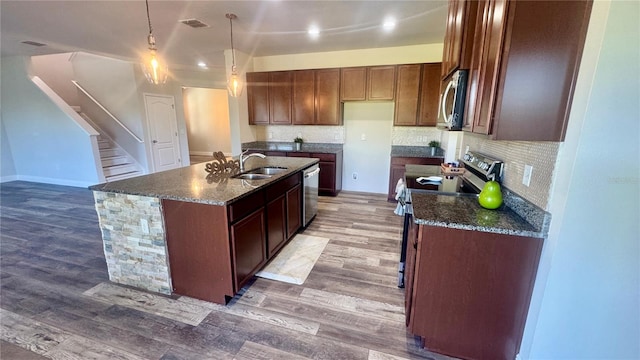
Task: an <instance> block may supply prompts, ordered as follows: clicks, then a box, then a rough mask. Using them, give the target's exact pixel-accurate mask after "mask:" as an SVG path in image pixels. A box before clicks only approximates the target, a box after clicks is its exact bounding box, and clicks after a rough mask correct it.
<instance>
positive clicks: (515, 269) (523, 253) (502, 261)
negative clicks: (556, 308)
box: [406, 225, 543, 360]
mask: <svg viewBox="0 0 640 360" xmlns="http://www.w3.org/2000/svg"><path fill="white" fill-rule="evenodd" d="M417 239H418V241H417V248H416V249H415V266H414V272H413V273H412V274H411V275H413V278H412V279H411V277H410V276H408V277H407V279H406V280H408V281H411V282H412V284H411V290H410V296H411V298H410V299H409V300H408V301H409V305H408V306H409V309H408V310H409V311H407V314H408V316H409V319H408V324H409V331H410V332H411V333H413V334H415V335H418V336H420V337H421V339H422V340H423V342H424V346H425V348H427V349H429V350H431V351H435V352H438V353H443V354H447V355H450V356H455V357H460V358H465V359H496V360H500V359H510V360H512V359H514V358H515V356H516V354H517V353H518V351H519V347H520V341H521V338H522V333H523V331H524V324H525V320H526V316H527V311H528V307H529V301H530V297H531V292H532V290H533V283H534V280H535V275H536V271H537V266H538V260H539V258H540V252H541V250H542V242H543V240H542V239H537V238H529V237H522V236H514V235H505V234H496V233H488V232H478V231H469V230H459V229H451V228H445V227H434V226H425V225H420V230H419V236H418V237H417ZM410 245H411V242H409V244H407V250H408V251H409V253H410V254H412V256H413V253H412V251H413V250H411V247H413V246H412V245H411V246H410ZM408 260H409V257H408Z"/></svg>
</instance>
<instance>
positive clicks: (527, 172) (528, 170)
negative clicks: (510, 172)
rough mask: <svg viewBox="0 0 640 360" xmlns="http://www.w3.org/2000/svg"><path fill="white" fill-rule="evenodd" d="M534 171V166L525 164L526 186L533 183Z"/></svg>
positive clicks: (523, 178) (524, 181)
mask: <svg viewBox="0 0 640 360" xmlns="http://www.w3.org/2000/svg"><path fill="white" fill-rule="evenodd" d="M532 172H533V166H531V165H525V166H524V175H522V183H523V184H524V186H527V187H528V186H529V184H531V173H532Z"/></svg>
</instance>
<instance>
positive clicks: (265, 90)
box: [247, 72, 269, 125]
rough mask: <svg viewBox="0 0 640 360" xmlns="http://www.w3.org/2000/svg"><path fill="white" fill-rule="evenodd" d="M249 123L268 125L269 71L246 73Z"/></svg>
mask: <svg viewBox="0 0 640 360" xmlns="http://www.w3.org/2000/svg"><path fill="white" fill-rule="evenodd" d="M247 101H248V104H249V124H250V125H269V73H266V72H259V73H257V72H256V73H247Z"/></svg>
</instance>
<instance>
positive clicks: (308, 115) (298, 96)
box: [292, 70, 315, 125]
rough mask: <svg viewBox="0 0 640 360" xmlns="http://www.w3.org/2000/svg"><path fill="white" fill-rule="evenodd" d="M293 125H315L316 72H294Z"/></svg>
mask: <svg viewBox="0 0 640 360" xmlns="http://www.w3.org/2000/svg"><path fill="white" fill-rule="evenodd" d="M292 92H293V124H294V125H313V123H314V118H315V71H314V70H298V71H294V72H293V88H292Z"/></svg>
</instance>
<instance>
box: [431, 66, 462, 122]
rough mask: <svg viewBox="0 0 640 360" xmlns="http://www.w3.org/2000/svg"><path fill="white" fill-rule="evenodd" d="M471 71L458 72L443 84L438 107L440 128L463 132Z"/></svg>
mask: <svg viewBox="0 0 640 360" xmlns="http://www.w3.org/2000/svg"><path fill="white" fill-rule="evenodd" d="M468 76H469V70H457V71H455V72H454V73H453V74H451V76H449V77H448V78H447V79H446V80H445V81H444V82H443V83H442V93H441V94H440V103H439V105H438V125H437V126H438V128H441V129H446V130H462V124H463V120H462V119H463V116H464V105H465V102H466V97H467V78H468Z"/></svg>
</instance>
